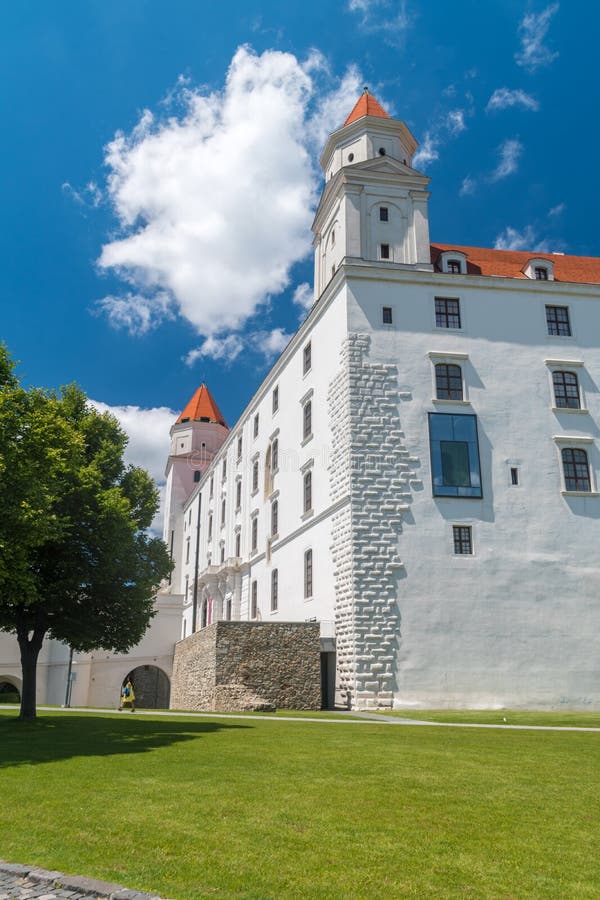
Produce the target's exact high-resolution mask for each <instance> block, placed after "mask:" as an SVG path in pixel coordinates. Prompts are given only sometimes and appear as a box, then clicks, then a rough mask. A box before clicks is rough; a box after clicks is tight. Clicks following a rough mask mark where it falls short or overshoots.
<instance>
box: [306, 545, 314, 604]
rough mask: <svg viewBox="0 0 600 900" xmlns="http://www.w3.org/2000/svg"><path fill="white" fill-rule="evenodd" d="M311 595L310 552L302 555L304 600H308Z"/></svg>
mask: <svg viewBox="0 0 600 900" xmlns="http://www.w3.org/2000/svg"><path fill="white" fill-rule="evenodd" d="M312 595H313V559H312V550H307V551H306V552H305V554H304V599H305V600H309V599H310V598H311V597H312Z"/></svg>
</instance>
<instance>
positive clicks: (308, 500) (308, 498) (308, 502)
mask: <svg viewBox="0 0 600 900" xmlns="http://www.w3.org/2000/svg"><path fill="white" fill-rule="evenodd" d="M303 487H304V492H303V493H304V512H305V513H307V512H310V511H311V509H312V472H305V474H304V485H303Z"/></svg>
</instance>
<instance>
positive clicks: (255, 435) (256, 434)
mask: <svg viewBox="0 0 600 900" xmlns="http://www.w3.org/2000/svg"><path fill="white" fill-rule="evenodd" d="M254 437H258V413H256V415H255V416H254Z"/></svg>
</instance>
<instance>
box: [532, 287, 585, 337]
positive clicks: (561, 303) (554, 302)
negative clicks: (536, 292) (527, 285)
mask: <svg viewBox="0 0 600 900" xmlns="http://www.w3.org/2000/svg"><path fill="white" fill-rule="evenodd" d="M537 283H538V284H547V282H546V281H542V282H539V281H538V282H537ZM550 301H552V302H550ZM547 306H562V307H565V309H568V311H569V328H570V329H571V334H548V320H547V318H546V307H547ZM541 313H542V317H543V319H542V321H543V328H544V336H545V338H546V340H547V341H552V342H554V341H558V342H560V343H571V344H573V343H575V342H576V341H575V339H576V337H577V333H576V331H575V323H574V321H573V308H572V306H571V304H570V303H567V302H566V301H564V300H563V299H562V297H552V298H548V297H545V298H544V300H543V303H542V305H541Z"/></svg>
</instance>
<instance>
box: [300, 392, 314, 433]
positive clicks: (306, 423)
mask: <svg viewBox="0 0 600 900" xmlns="http://www.w3.org/2000/svg"><path fill="white" fill-rule="evenodd" d="M311 434H312V403H311V401H310V400H307V401H306V403H305V404H304V407H303V410H302V437H303V439H304V440H306V439H307V438H309V437H310V436H311Z"/></svg>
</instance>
